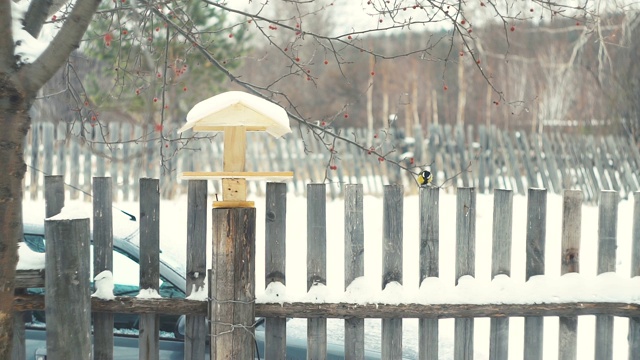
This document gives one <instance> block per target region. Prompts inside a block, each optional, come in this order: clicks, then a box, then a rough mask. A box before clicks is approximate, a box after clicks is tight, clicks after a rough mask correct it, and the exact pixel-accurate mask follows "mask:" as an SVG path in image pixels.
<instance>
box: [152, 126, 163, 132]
mask: <svg viewBox="0 0 640 360" xmlns="http://www.w3.org/2000/svg"><path fill="white" fill-rule="evenodd" d="M154 129H155V130H156V131H157V132H160V131H162V124H156V126H155V127H154Z"/></svg>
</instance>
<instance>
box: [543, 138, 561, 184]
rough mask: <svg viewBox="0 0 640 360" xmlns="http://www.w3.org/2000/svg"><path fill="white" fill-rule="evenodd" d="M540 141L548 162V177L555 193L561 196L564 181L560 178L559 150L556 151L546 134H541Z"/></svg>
mask: <svg viewBox="0 0 640 360" xmlns="http://www.w3.org/2000/svg"><path fill="white" fill-rule="evenodd" d="M540 140H541V141H542V149H544V156H545V159H546V160H547V170H548V176H549V180H550V181H551V184H552V185H553V191H554V192H555V193H556V194H560V193H561V192H562V181H561V179H560V178H559V177H558V161H557V160H556V151H557V150H556V151H554V149H553V147H552V146H551V144H550V143H549V139H548V137H547V135H546V134H545V133H541V134H540ZM556 148H557V146H556Z"/></svg>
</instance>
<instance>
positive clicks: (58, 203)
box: [44, 175, 64, 218]
mask: <svg viewBox="0 0 640 360" xmlns="http://www.w3.org/2000/svg"><path fill="white" fill-rule="evenodd" d="M44 203H45V210H44V217H45V218H50V217H52V216H54V215H58V214H59V213H60V210H62V208H63V207H64V176H62V175H56V176H45V177H44Z"/></svg>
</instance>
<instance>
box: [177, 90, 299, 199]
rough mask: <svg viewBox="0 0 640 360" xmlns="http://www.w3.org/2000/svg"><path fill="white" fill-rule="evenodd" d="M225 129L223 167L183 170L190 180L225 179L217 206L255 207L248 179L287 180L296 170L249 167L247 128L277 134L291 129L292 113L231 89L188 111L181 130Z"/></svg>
mask: <svg viewBox="0 0 640 360" xmlns="http://www.w3.org/2000/svg"><path fill="white" fill-rule="evenodd" d="M189 129H193V131H194V132H223V133H224V160H223V171H218V172H208V171H190V172H183V173H182V175H181V178H182V179H186V180H209V179H213V180H220V179H221V180H222V189H223V190H222V201H214V203H213V207H214V208H217V207H220V208H234V207H253V205H254V204H253V202H252V201H247V180H268V181H284V180H287V179H291V178H292V177H293V172H292V171H285V172H247V171H245V160H246V154H245V152H246V147H247V135H246V134H247V131H265V132H267V133H268V134H270V135H272V136H273V137H275V138H279V137H281V136H283V135H284V134H287V133H290V132H291V128H290V127H289V117H288V116H287V112H286V111H285V110H284V109H283V108H282V107H280V106H278V105H276V104H274V103H272V102H270V101H267V100H265V99H262V98H260V97H258V96H255V95H251V94H248V93H245V92H242V91H229V92H225V93H222V94H219V95H216V96H213V97H211V98H209V99H206V100H203V101H201V102H199V103H198V104H196V106H194V107H193V109H191V111H189V113H188V114H187V123H186V124H185V125H184V126H183V127H182V128H181V129H180V130H179V131H178V132H180V133H181V132H184V131H186V130H189Z"/></svg>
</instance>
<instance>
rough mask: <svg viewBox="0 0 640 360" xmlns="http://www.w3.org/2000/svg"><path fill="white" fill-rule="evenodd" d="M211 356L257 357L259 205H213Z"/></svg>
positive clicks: (212, 357) (224, 357)
mask: <svg viewBox="0 0 640 360" xmlns="http://www.w3.org/2000/svg"><path fill="white" fill-rule="evenodd" d="M211 212H212V232H213V235H212V238H213V261H212V264H213V267H212V270H210V271H209V294H210V295H209V297H210V298H211V301H210V302H209V313H210V316H211V319H210V321H211V333H210V334H211V337H210V344H211V353H210V357H211V359H254V358H255V340H254V336H255V328H254V324H255V287H256V285H255V252H256V246H255V242H256V241H255V240H256V231H255V230H256V209H255V208H233V209H212V210H211Z"/></svg>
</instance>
